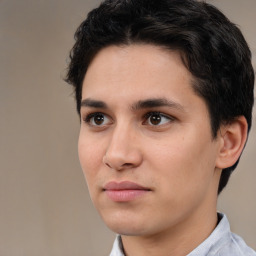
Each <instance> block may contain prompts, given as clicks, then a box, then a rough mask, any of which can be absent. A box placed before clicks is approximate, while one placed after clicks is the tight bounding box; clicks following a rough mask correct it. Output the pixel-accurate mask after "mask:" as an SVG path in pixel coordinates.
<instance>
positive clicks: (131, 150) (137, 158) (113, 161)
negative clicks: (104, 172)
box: [103, 125, 143, 171]
mask: <svg viewBox="0 0 256 256" xmlns="http://www.w3.org/2000/svg"><path fill="white" fill-rule="evenodd" d="M111 135H112V136H111V138H110V141H109V144H108V147H107V150H106V154H105V156H104V157H103V163H104V164H105V165H106V166H108V167H109V168H111V169H114V170H117V171H121V170H124V169H131V168H135V167H138V166H139V165H140V164H141V162H142V159H143V157H142V152H141V150H140V146H139V143H138V141H139V140H138V136H137V134H136V131H134V130H133V129H132V128H131V127H123V126H121V125H120V126H119V127H118V126H117V127H115V128H114V130H113V132H112V134H111Z"/></svg>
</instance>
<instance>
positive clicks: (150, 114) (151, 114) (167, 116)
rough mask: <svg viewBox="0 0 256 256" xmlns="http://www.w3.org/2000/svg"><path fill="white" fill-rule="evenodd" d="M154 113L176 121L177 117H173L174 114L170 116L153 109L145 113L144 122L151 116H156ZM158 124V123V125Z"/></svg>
mask: <svg viewBox="0 0 256 256" xmlns="http://www.w3.org/2000/svg"><path fill="white" fill-rule="evenodd" d="M154 115H158V116H161V117H162V118H166V119H168V120H169V121H170V122H172V121H174V120H175V118H174V117H172V116H169V115H165V114H163V113H161V112H158V111H152V112H148V113H146V114H145V115H144V120H145V121H143V123H145V122H147V121H148V120H149V118H150V117H152V116H154ZM151 126H154V125H151ZM156 126H157V125H156Z"/></svg>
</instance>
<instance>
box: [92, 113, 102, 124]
mask: <svg viewBox="0 0 256 256" xmlns="http://www.w3.org/2000/svg"><path fill="white" fill-rule="evenodd" d="M92 123H93V124H94V125H102V124H103V123H104V115H102V114H96V115H95V116H94V117H93V118H92Z"/></svg>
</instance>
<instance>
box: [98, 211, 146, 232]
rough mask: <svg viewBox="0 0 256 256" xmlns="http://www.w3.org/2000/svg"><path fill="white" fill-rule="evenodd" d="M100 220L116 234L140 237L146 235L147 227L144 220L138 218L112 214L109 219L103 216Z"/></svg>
mask: <svg viewBox="0 0 256 256" xmlns="http://www.w3.org/2000/svg"><path fill="white" fill-rule="evenodd" d="M102 218H103V221H104V222H105V224H106V225H107V227H108V228H109V229H110V230H112V231H113V232H115V233H117V234H120V235H127V236H140V235H145V234H146V233H147V226H148V225H145V224H146V221H145V219H144V220H139V218H138V216H136V217H134V218H131V216H122V215H120V214H113V215H112V216H109V218H108V216H104V217H102ZM144 221H145V224H144Z"/></svg>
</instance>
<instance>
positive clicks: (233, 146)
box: [216, 116, 248, 169]
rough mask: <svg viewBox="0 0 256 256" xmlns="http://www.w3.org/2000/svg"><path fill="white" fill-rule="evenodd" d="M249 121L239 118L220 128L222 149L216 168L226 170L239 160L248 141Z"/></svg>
mask: <svg viewBox="0 0 256 256" xmlns="http://www.w3.org/2000/svg"><path fill="white" fill-rule="evenodd" d="M247 129H248V125H247V121H246V119H245V117H244V116H239V117H237V118H236V119H235V120H233V121H232V122H230V123H228V124H226V125H222V126H221V128H220V134H219V136H220V148H219V152H218V157H217V160H216V167H217V168H220V169H225V168H228V167H230V166H232V165H233V164H235V162H236V161H237V160H238V158H239V157H240V155H241V153H242V151H243V148H244V145H245V143H246V140H247Z"/></svg>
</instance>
